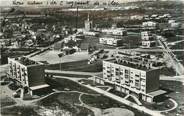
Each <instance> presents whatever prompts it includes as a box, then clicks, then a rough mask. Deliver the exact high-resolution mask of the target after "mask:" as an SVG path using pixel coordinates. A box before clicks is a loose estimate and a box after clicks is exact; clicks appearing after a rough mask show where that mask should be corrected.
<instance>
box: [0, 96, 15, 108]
mask: <svg viewBox="0 0 184 116" xmlns="http://www.w3.org/2000/svg"><path fill="white" fill-rule="evenodd" d="M0 104H1V107H4V106H10V105H14V104H16V102H15V101H14V100H13V99H12V98H10V97H8V96H7V97H2V96H1V98H0Z"/></svg>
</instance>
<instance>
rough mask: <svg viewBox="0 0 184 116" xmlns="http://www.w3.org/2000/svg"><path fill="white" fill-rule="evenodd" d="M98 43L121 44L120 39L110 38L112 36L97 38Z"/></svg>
mask: <svg viewBox="0 0 184 116" xmlns="http://www.w3.org/2000/svg"><path fill="white" fill-rule="evenodd" d="M99 43H100V44H105V45H112V46H121V45H123V41H122V39H116V38H112V37H101V38H99Z"/></svg>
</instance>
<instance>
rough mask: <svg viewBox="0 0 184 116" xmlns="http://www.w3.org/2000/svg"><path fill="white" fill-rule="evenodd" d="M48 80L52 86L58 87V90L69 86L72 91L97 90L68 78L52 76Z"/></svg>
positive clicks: (87, 91) (90, 91) (86, 91)
mask: <svg viewBox="0 0 184 116" xmlns="http://www.w3.org/2000/svg"><path fill="white" fill-rule="evenodd" d="M46 82H47V83H48V84H49V85H50V86H51V87H52V88H56V89H58V90H61V91H63V90H64V89H66V88H68V89H69V90H72V91H80V92H85V93H94V94H95V93H96V92H95V91H92V90H90V89H88V88H85V87H83V86H81V85H79V84H78V83H76V82H73V81H71V80H68V79H54V80H53V79H50V78H46Z"/></svg>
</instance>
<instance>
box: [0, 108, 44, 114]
mask: <svg viewBox="0 0 184 116" xmlns="http://www.w3.org/2000/svg"><path fill="white" fill-rule="evenodd" d="M38 108H39V107H36V106H34V107H33V106H13V107H9V108H3V109H1V116H40V115H38V114H37V112H36V111H35V110H36V109H38Z"/></svg>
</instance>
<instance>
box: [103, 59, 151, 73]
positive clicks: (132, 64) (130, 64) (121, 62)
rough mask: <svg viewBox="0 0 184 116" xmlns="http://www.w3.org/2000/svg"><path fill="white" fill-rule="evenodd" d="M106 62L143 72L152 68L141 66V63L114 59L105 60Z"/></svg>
mask: <svg viewBox="0 0 184 116" xmlns="http://www.w3.org/2000/svg"><path fill="white" fill-rule="evenodd" d="M106 61H107V62H111V63H115V64H119V65H123V66H127V67H130V68H134V69H138V70H143V71H150V70H152V68H150V67H148V66H146V65H143V64H142V63H141V62H130V61H128V60H116V59H115V58H113V59H109V60H106Z"/></svg>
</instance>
